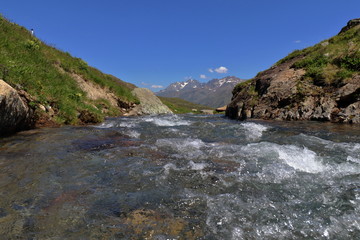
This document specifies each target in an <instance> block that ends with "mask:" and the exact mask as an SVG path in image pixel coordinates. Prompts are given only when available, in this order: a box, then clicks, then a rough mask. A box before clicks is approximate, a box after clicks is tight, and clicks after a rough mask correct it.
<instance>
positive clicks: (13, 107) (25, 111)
mask: <svg viewBox="0 0 360 240" xmlns="http://www.w3.org/2000/svg"><path fill="white" fill-rule="evenodd" d="M33 117H34V116H33V111H32V109H31V108H29V107H28V104H27V103H26V101H24V100H23V99H22V97H21V96H20V95H19V93H18V92H17V91H16V90H15V89H14V88H12V87H11V86H10V85H9V84H7V83H6V82H4V81H3V80H0V135H5V134H10V133H13V132H16V131H19V130H24V129H27V128H30V127H32V126H33V124H34V119H33Z"/></svg>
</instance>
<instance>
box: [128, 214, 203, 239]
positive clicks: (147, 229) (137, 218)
mask: <svg viewBox="0 0 360 240" xmlns="http://www.w3.org/2000/svg"><path fill="white" fill-rule="evenodd" d="M124 224H125V225H126V226H127V232H128V233H129V234H130V236H133V237H136V238H143V239H161V237H165V239H169V238H174V239H179V238H180V239H198V238H200V237H202V236H203V233H202V231H201V230H197V229H191V228H189V226H188V224H189V223H188V222H187V221H185V220H183V219H181V218H176V217H172V216H168V215H167V214H163V213H160V212H157V211H154V210H150V209H138V210H135V211H133V212H131V213H130V214H128V216H127V218H126V219H124Z"/></svg>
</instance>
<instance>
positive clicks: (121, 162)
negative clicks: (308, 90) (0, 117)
mask: <svg viewBox="0 0 360 240" xmlns="http://www.w3.org/2000/svg"><path fill="white" fill-rule="evenodd" d="M0 236H1V237H0V238H1V239H56V240H57V239H158V240H162V239H164V240H165V239H360V127H359V126H356V125H336V124H329V123H318V122H274V121H248V122H238V121H233V120H229V119H226V118H224V117H222V116H218V115H214V116H203V115H164V116H145V117H136V118H112V119H108V120H107V121H106V122H104V123H103V124H101V125H98V126H87V127H71V126H67V127H62V128H51V129H38V130H31V131H26V132H21V133H18V134H16V135H14V136H11V137H7V138H3V139H0Z"/></svg>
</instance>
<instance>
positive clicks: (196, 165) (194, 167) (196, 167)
mask: <svg viewBox="0 0 360 240" xmlns="http://www.w3.org/2000/svg"><path fill="white" fill-rule="evenodd" d="M189 167H190V169H191V170H196V171H201V170H204V169H205V168H206V167H207V164H206V163H194V162H193V161H190V162H189Z"/></svg>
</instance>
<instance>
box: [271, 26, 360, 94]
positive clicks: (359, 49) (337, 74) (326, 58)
mask: <svg viewBox="0 0 360 240" xmlns="http://www.w3.org/2000/svg"><path fill="white" fill-rule="evenodd" d="M296 57H300V60H298V61H296V62H295V63H294V64H293V66H292V67H293V68H295V69H300V68H302V69H305V70H306V75H305V76H304V80H309V81H312V82H313V83H314V84H315V85H317V86H331V87H340V86H342V85H343V84H344V83H346V80H347V79H350V78H351V77H352V76H353V75H354V74H355V73H359V71H360V25H359V26H355V27H353V28H351V29H349V30H347V31H346V32H342V33H340V34H338V35H337V36H335V37H332V38H330V39H328V40H325V41H322V42H321V43H319V44H316V45H315V46H312V47H309V48H306V49H303V50H296V51H294V52H293V53H291V54H290V55H288V56H287V57H285V58H283V59H282V60H280V61H279V62H278V63H277V64H281V63H284V62H286V61H288V60H290V59H294V58H296Z"/></svg>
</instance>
